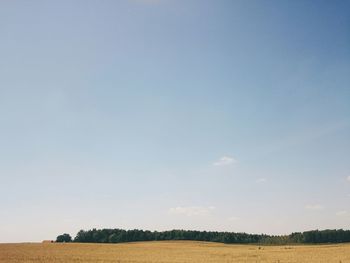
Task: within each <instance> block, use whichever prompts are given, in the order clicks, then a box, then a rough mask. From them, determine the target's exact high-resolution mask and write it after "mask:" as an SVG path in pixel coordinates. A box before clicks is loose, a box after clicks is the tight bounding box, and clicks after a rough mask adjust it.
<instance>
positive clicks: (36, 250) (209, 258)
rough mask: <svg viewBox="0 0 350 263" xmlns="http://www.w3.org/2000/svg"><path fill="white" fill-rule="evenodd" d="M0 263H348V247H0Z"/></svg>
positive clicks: (145, 244)
mask: <svg viewBox="0 0 350 263" xmlns="http://www.w3.org/2000/svg"><path fill="white" fill-rule="evenodd" d="M0 262H1V263H3V262H9V263H15V262H16V263H17V262H45V263H58V262H60V263H61V262H94V263H97V262H100V263H102V262H119V263H132V262H135V263H141V262H142V263H148V262H158V263H160V262H164V263H166V262H169V263H180V262H186V263H187V262H202V263H206V262H207V263H214V262H215V263H216V262H218V263H219V262H220V263H221V262H223V263H228V262H279V263H282V262H295V263H297V262H309V263H312V262H325V263H326V262H336V263H340V262H342V263H345V262H350V244H341V245H338V244H336V245H320V246H318V245H317V246H316V245H309V246H302V245H299V246H260V247H259V246H254V245H226V244H220V243H208V242H194V241H193V242H192V241H171V242H170V241H158V242H157V241H154V242H151V241H149V242H134V243H121V244H79V243H70V244H69V243H67V244H63V243H53V244H39V243H23V244H0Z"/></svg>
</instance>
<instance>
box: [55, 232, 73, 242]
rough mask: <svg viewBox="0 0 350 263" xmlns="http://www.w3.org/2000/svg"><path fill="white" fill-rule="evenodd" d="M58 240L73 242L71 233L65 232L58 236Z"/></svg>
mask: <svg viewBox="0 0 350 263" xmlns="http://www.w3.org/2000/svg"><path fill="white" fill-rule="evenodd" d="M56 242H60V243H62V242H72V237H71V236H70V235H69V234H63V235H59V236H58V237H57V238H56Z"/></svg>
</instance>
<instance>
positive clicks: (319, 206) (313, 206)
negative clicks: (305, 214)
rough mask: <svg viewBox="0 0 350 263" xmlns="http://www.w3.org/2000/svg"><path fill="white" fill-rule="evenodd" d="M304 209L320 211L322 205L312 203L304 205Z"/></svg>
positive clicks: (322, 207)
mask: <svg viewBox="0 0 350 263" xmlns="http://www.w3.org/2000/svg"><path fill="white" fill-rule="evenodd" d="M305 209H307V210H313V211H321V210H323V209H324V206H322V205H320V204H314V205H306V206H305Z"/></svg>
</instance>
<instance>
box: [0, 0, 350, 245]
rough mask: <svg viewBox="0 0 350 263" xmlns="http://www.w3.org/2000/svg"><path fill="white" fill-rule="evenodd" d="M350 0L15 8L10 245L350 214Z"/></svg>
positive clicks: (295, 225) (283, 226)
mask: <svg viewBox="0 0 350 263" xmlns="http://www.w3.org/2000/svg"><path fill="white" fill-rule="evenodd" d="M349 9H350V4H349V2H348V1H224V0H222V1H199V0H198V1H195V0H193V1H184V0H183V1H172V0H133V1H132V0H130V1H126V0H125V1H107V0H106V1H78V0H77V1H65V0H63V1H30V2H28V1H3V2H1V3H0V37H1V41H0V58H1V59H0V134H1V136H0V160H1V165H0V180H1V184H0V205H1V209H0V233H1V234H0V242H18V241H40V240H42V239H53V238H55V237H56V236H57V235H58V234H61V233H63V232H68V233H71V234H72V235H75V234H76V232H77V231H78V230H80V229H82V228H83V229H89V228H92V227H97V228H102V227H118V228H126V229H129V228H132V229H133V228H142V229H150V230H166V229H173V228H181V229H200V230H219V231H236V232H237V231H246V232H250V233H270V234H284V233H290V232H292V231H303V230H310V229H316V228H320V229H323V228H347V229H348V228H349V223H350V205H349V204H350V103H349V102H350V85H349V84H350V48H349V47H350V31H349V28H350V15H349Z"/></svg>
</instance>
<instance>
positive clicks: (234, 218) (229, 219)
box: [227, 216, 239, 222]
mask: <svg viewBox="0 0 350 263" xmlns="http://www.w3.org/2000/svg"><path fill="white" fill-rule="evenodd" d="M227 220H228V221H231V222H232V221H237V220H239V217H237V216H231V217H229V218H228V219H227Z"/></svg>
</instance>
